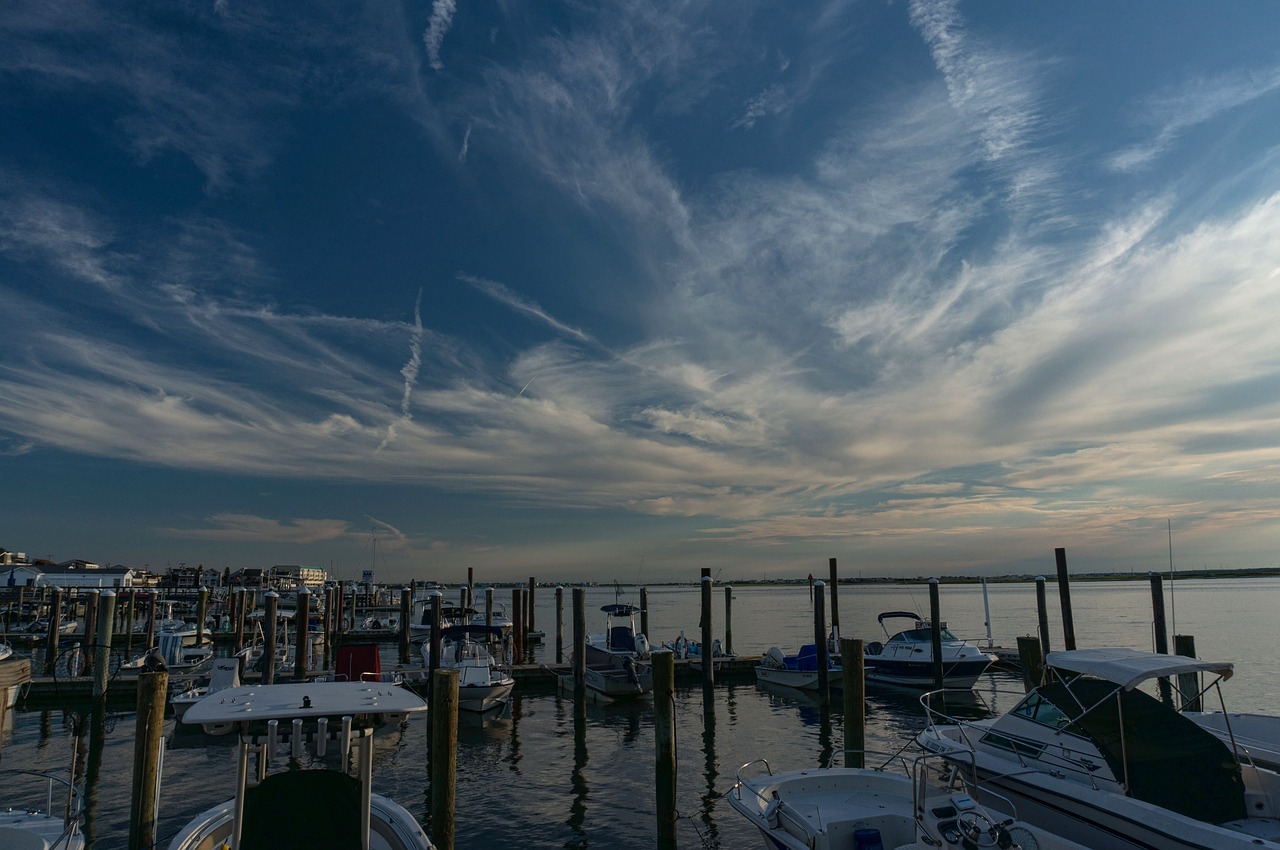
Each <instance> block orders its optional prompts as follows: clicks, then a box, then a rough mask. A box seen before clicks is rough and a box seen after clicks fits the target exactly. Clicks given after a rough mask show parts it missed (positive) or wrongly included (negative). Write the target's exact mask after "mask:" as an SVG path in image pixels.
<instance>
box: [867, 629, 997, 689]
mask: <svg viewBox="0 0 1280 850" xmlns="http://www.w3.org/2000/svg"><path fill="white" fill-rule="evenodd" d="M896 619H908V620H911V621H912V622H913V623H914V624H915V626H914V627H913V628H910V629H904V630H903V631H900V632H897V633H895V634H893V635H892V636H890V634H889V629H888V627H887V626H886V625H885V620H896ZM876 622H878V623H879V624H880V628H881V629H883V630H884V634H885V638H886V641H885V642H884V643H881V642H880V641H872V642H871V643H868V644H867V645H866V647H865V649H864V650H863V667H864V670H865V676H866V680H867V681H868V682H882V683H884V684H890V685H905V686H907V687H916V688H931V687H933V686H934V678H933V633H932V630H931V628H930V623H929V621H928V620H926V619H924V618H922V617H920V616H919V615H917V614H912V613H911V612H909V611H886V612H884V613H883V614H881V615H880V616H878V617H876ZM941 638H942V687H944V688H972V687H973V685H974V683H975V682H977V680H978V677H979V676H981V675H982V674H983V673H985V672H986V670H987V668H988V667H989V666H991V663H992V662H993V661H995V660H996V657H995V656H994V655H988V654H987V653H985V652H983V651H982V650H981V649H979V648H978V647H977V646H974V645H973V644H971V643H969V642H968V641H963V640H961V639H960V638H958V637H956V636H955V635H954V634H952V633H951V630H950V629H948V628H947V626H946V624H945V623H943V624H942V628H941Z"/></svg>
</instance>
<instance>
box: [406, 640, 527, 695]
mask: <svg viewBox="0 0 1280 850" xmlns="http://www.w3.org/2000/svg"><path fill="white" fill-rule="evenodd" d="M490 640H493V641H496V642H501V641H502V628H501V627H500V626H492V627H488V626H473V625H466V626H451V627H449V628H447V629H441V630H440V658H439V664H438V665H437V666H438V667H439V668H440V669H441V670H457V671H458V708H460V709H463V710H466V711H489V710H490V709H492V708H497V707H499V706H502V705H505V704H506V702H507V700H508V699H510V697H511V691H512V689H514V688H515V685H516V680H515V679H513V678H511V676H509V675H508V674H506V673H504V672H503V671H502V670H500V669H499V668H498V662H497V660H496V659H495V658H494V657H493V654H492V653H491V652H489V646H488V642H489V641H490ZM422 661H423V665H424V666H426V667H428V668H430V666H431V650H430V646H429V645H427V644H424V645H423V651H422Z"/></svg>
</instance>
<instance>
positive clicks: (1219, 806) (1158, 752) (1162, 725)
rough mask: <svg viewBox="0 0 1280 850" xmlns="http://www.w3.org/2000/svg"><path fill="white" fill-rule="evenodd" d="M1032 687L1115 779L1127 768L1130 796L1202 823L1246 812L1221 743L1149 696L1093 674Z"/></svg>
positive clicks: (1234, 768) (1236, 771)
mask: <svg viewBox="0 0 1280 850" xmlns="http://www.w3.org/2000/svg"><path fill="white" fill-rule="evenodd" d="M1054 654H1058V653H1050V656H1052V655H1054ZM1061 654H1064V655H1069V654H1071V653H1069V652H1068V653H1061ZM1036 693H1038V694H1039V695H1040V696H1041V697H1042V698H1044V699H1046V700H1048V701H1049V702H1051V703H1053V704H1054V705H1055V706H1057V707H1058V708H1059V709H1060V710H1061V711H1062V712H1063V713H1064V714H1066V715H1067V716H1068V717H1070V718H1072V720H1074V721H1075V723H1074V725H1072V726H1071V727H1068V729H1067V730H1065V731H1068V732H1074V733H1076V734H1080V735H1083V736H1084V737H1086V738H1088V739H1089V740H1090V741H1092V742H1093V744H1094V746H1096V747H1097V748H1098V751H1099V752H1101V753H1102V755H1103V756H1104V757H1105V758H1106V760H1107V765H1108V766H1109V767H1110V768H1111V773H1112V775H1114V776H1117V777H1123V776H1124V775H1125V769H1126V766H1127V768H1128V781H1127V785H1128V788H1129V796H1130V797H1133V798H1134V799H1135V800H1143V801H1145V802H1148V803H1152V804H1153V805H1157V806H1161V807H1163V808H1166V809H1169V810H1170V811H1173V812H1178V813H1179V814H1182V815H1186V816H1187V817H1190V818H1195V819H1196V820H1200V821H1204V822H1206V823H1214V824H1220V823H1225V822H1226V821H1229V820H1236V819H1239V818H1243V817H1245V816H1246V810H1245V803H1244V780H1243V779H1242V778H1241V776H1240V766H1239V764H1238V763H1237V762H1236V760H1235V757H1234V756H1233V755H1232V753H1231V751H1230V750H1229V749H1228V748H1227V745H1226V744H1224V743H1223V742H1222V741H1220V740H1218V739H1217V738H1216V737H1214V736H1213V735H1212V734H1211V733H1209V732H1207V731H1205V730H1204V729H1201V728H1200V727H1199V726H1197V725H1196V724H1195V723H1194V722H1193V721H1191V720H1189V719H1188V718H1186V717H1184V716H1183V715H1181V714H1179V713H1178V712H1176V711H1174V710H1173V709H1171V708H1168V707H1167V706H1165V705H1163V704H1162V703H1161V702H1160V701H1159V700H1157V699H1155V698H1154V697H1152V696H1150V695H1149V694H1146V693H1144V692H1142V691H1132V690H1124V689H1122V688H1117V687H1116V686H1115V684H1114V683H1111V682H1104V681H1099V680H1097V679H1077V680H1075V681H1073V682H1071V684H1070V685H1067V684H1064V683H1062V682H1052V683H1050V684H1048V685H1042V686H1041V687H1039V688H1037V689H1036ZM1117 700H1118V701H1119V706H1118V708H1117ZM1095 706H1096V707H1095ZM1089 708H1092V710H1091V711H1088V712H1087V713H1085V709H1089ZM1122 716H1123V722H1124V734H1123V736H1122V735H1121V728H1120V724H1121V717H1122ZM1126 753H1127V756H1128V758H1127V759H1126V757H1125V756H1126Z"/></svg>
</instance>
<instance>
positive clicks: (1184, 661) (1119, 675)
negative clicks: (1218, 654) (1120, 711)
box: [1044, 647, 1232, 691]
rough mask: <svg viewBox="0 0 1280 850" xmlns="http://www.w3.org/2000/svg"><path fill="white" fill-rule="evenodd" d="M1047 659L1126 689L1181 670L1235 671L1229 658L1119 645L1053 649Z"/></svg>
mask: <svg viewBox="0 0 1280 850" xmlns="http://www.w3.org/2000/svg"><path fill="white" fill-rule="evenodd" d="M1044 661H1045V665H1046V666H1048V667H1052V668H1053V669H1055V670H1066V671H1069V672H1071V673H1082V674H1084V675H1086V676H1093V677H1095V678H1098V679H1105V680H1107V681H1108V682H1114V683H1115V684H1117V685H1119V686H1120V687H1122V688H1124V689H1125V690H1126V691H1131V690H1133V689H1134V688H1135V687H1137V686H1138V685H1140V684H1142V683H1143V682H1145V681H1147V680H1148V679H1155V678H1158V677H1161V676H1175V675H1177V674H1178V673H1198V672H1205V673H1216V674H1218V675H1219V676H1221V677H1222V678H1223V679H1229V678H1231V673H1232V665H1231V664H1230V662H1226V661H1201V660H1199V659H1197V658H1186V657H1184V656H1181V655H1162V654H1160V653H1156V652H1140V651H1139V650H1136V649H1122V648H1117V647H1101V648H1098V649H1072V650H1067V651H1065V652H1050V653H1049V654H1048V655H1047V656H1046V657H1045V660H1044Z"/></svg>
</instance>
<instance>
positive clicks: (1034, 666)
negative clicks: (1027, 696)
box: [1018, 635, 1044, 692]
mask: <svg viewBox="0 0 1280 850" xmlns="http://www.w3.org/2000/svg"><path fill="white" fill-rule="evenodd" d="M1018 663H1019V664H1020V665H1021V666H1022V687H1023V690H1024V691H1027V692H1030V691H1031V690H1032V689H1033V688H1036V687H1038V686H1039V685H1040V682H1041V681H1042V680H1043V678H1044V656H1043V655H1042V654H1041V649H1040V639H1039V638H1034V637H1031V636H1030V635H1024V636H1023V637H1020V638H1018Z"/></svg>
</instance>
